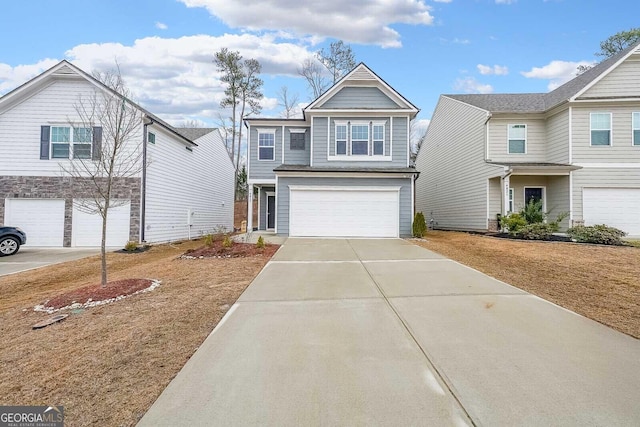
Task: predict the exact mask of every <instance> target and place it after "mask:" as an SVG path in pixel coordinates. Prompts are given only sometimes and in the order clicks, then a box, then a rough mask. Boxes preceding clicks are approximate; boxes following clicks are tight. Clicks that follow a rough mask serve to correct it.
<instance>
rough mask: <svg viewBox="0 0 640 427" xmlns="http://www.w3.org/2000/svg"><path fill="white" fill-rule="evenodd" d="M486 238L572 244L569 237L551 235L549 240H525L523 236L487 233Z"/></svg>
mask: <svg viewBox="0 0 640 427" xmlns="http://www.w3.org/2000/svg"><path fill="white" fill-rule="evenodd" d="M485 235H486V236H489V237H498V238H500V239H513V240H526V241H531V242H533V241H536V242H572V241H573V240H571V237H569V236H556V235H555V234H554V235H551V236H550V237H549V238H548V239H525V238H524V237H522V236H514V235H512V234H509V233H485Z"/></svg>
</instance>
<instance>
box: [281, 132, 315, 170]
mask: <svg viewBox="0 0 640 427" xmlns="http://www.w3.org/2000/svg"><path fill="white" fill-rule="evenodd" d="M293 128H294V129H301V127H299V126H294V127H293ZM289 129H290V128H289V127H285V130H284V163H285V164H287V165H308V164H309V157H310V153H311V129H310V128H307V131H306V132H305V133H304V150H291V149H290V147H291V132H289Z"/></svg>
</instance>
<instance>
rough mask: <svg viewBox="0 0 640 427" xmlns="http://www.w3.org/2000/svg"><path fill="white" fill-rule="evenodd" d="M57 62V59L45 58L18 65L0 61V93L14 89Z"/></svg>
mask: <svg viewBox="0 0 640 427" xmlns="http://www.w3.org/2000/svg"><path fill="white" fill-rule="evenodd" d="M58 62H59V61H58V60H57V59H51V58H47V59H43V60H41V61H38V62H36V63H35V64H26V65H18V66H16V67H11V66H10V65H7V64H3V63H0V95H2V94H4V93H6V92H9V91H10V90H13V89H15V88H16V87H18V86H20V85H21V84H22V83H24V82H26V81H27V80H29V79H31V78H33V77H35V76H37V75H38V74H40V73H41V72H43V71H44V70H47V69H49V68H51V67H53V66H54V65H56V64H57V63H58Z"/></svg>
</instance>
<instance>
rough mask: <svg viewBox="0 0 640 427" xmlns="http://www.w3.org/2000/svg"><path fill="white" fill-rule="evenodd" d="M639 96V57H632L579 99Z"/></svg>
mask: <svg viewBox="0 0 640 427" xmlns="http://www.w3.org/2000/svg"><path fill="white" fill-rule="evenodd" d="M630 96H640V55H632V56H630V57H629V58H628V59H627V60H626V61H625V62H623V63H622V64H620V65H619V66H618V68H616V69H615V70H613V71H612V72H611V73H609V74H608V75H607V76H606V77H604V78H603V79H602V80H600V81H599V82H598V83H596V84H595V85H594V86H593V87H592V88H591V89H589V90H588V91H586V92H585V93H584V95H583V96H582V97H581V98H599V97H630Z"/></svg>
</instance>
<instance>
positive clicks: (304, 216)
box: [289, 189, 399, 237]
mask: <svg viewBox="0 0 640 427" xmlns="http://www.w3.org/2000/svg"><path fill="white" fill-rule="evenodd" d="M398 203H399V192H398V191H397V190H395V189H391V190H384V191H374V190H367V189H358V190H343V189H325V190H315V189H305V190H295V189H291V193H290V230H289V234H290V235H291V236H309V237H312V236H320V237H323V236H324V237H329V236H330V237H397V236H398V217H399V212H398V210H399V206H398Z"/></svg>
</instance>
